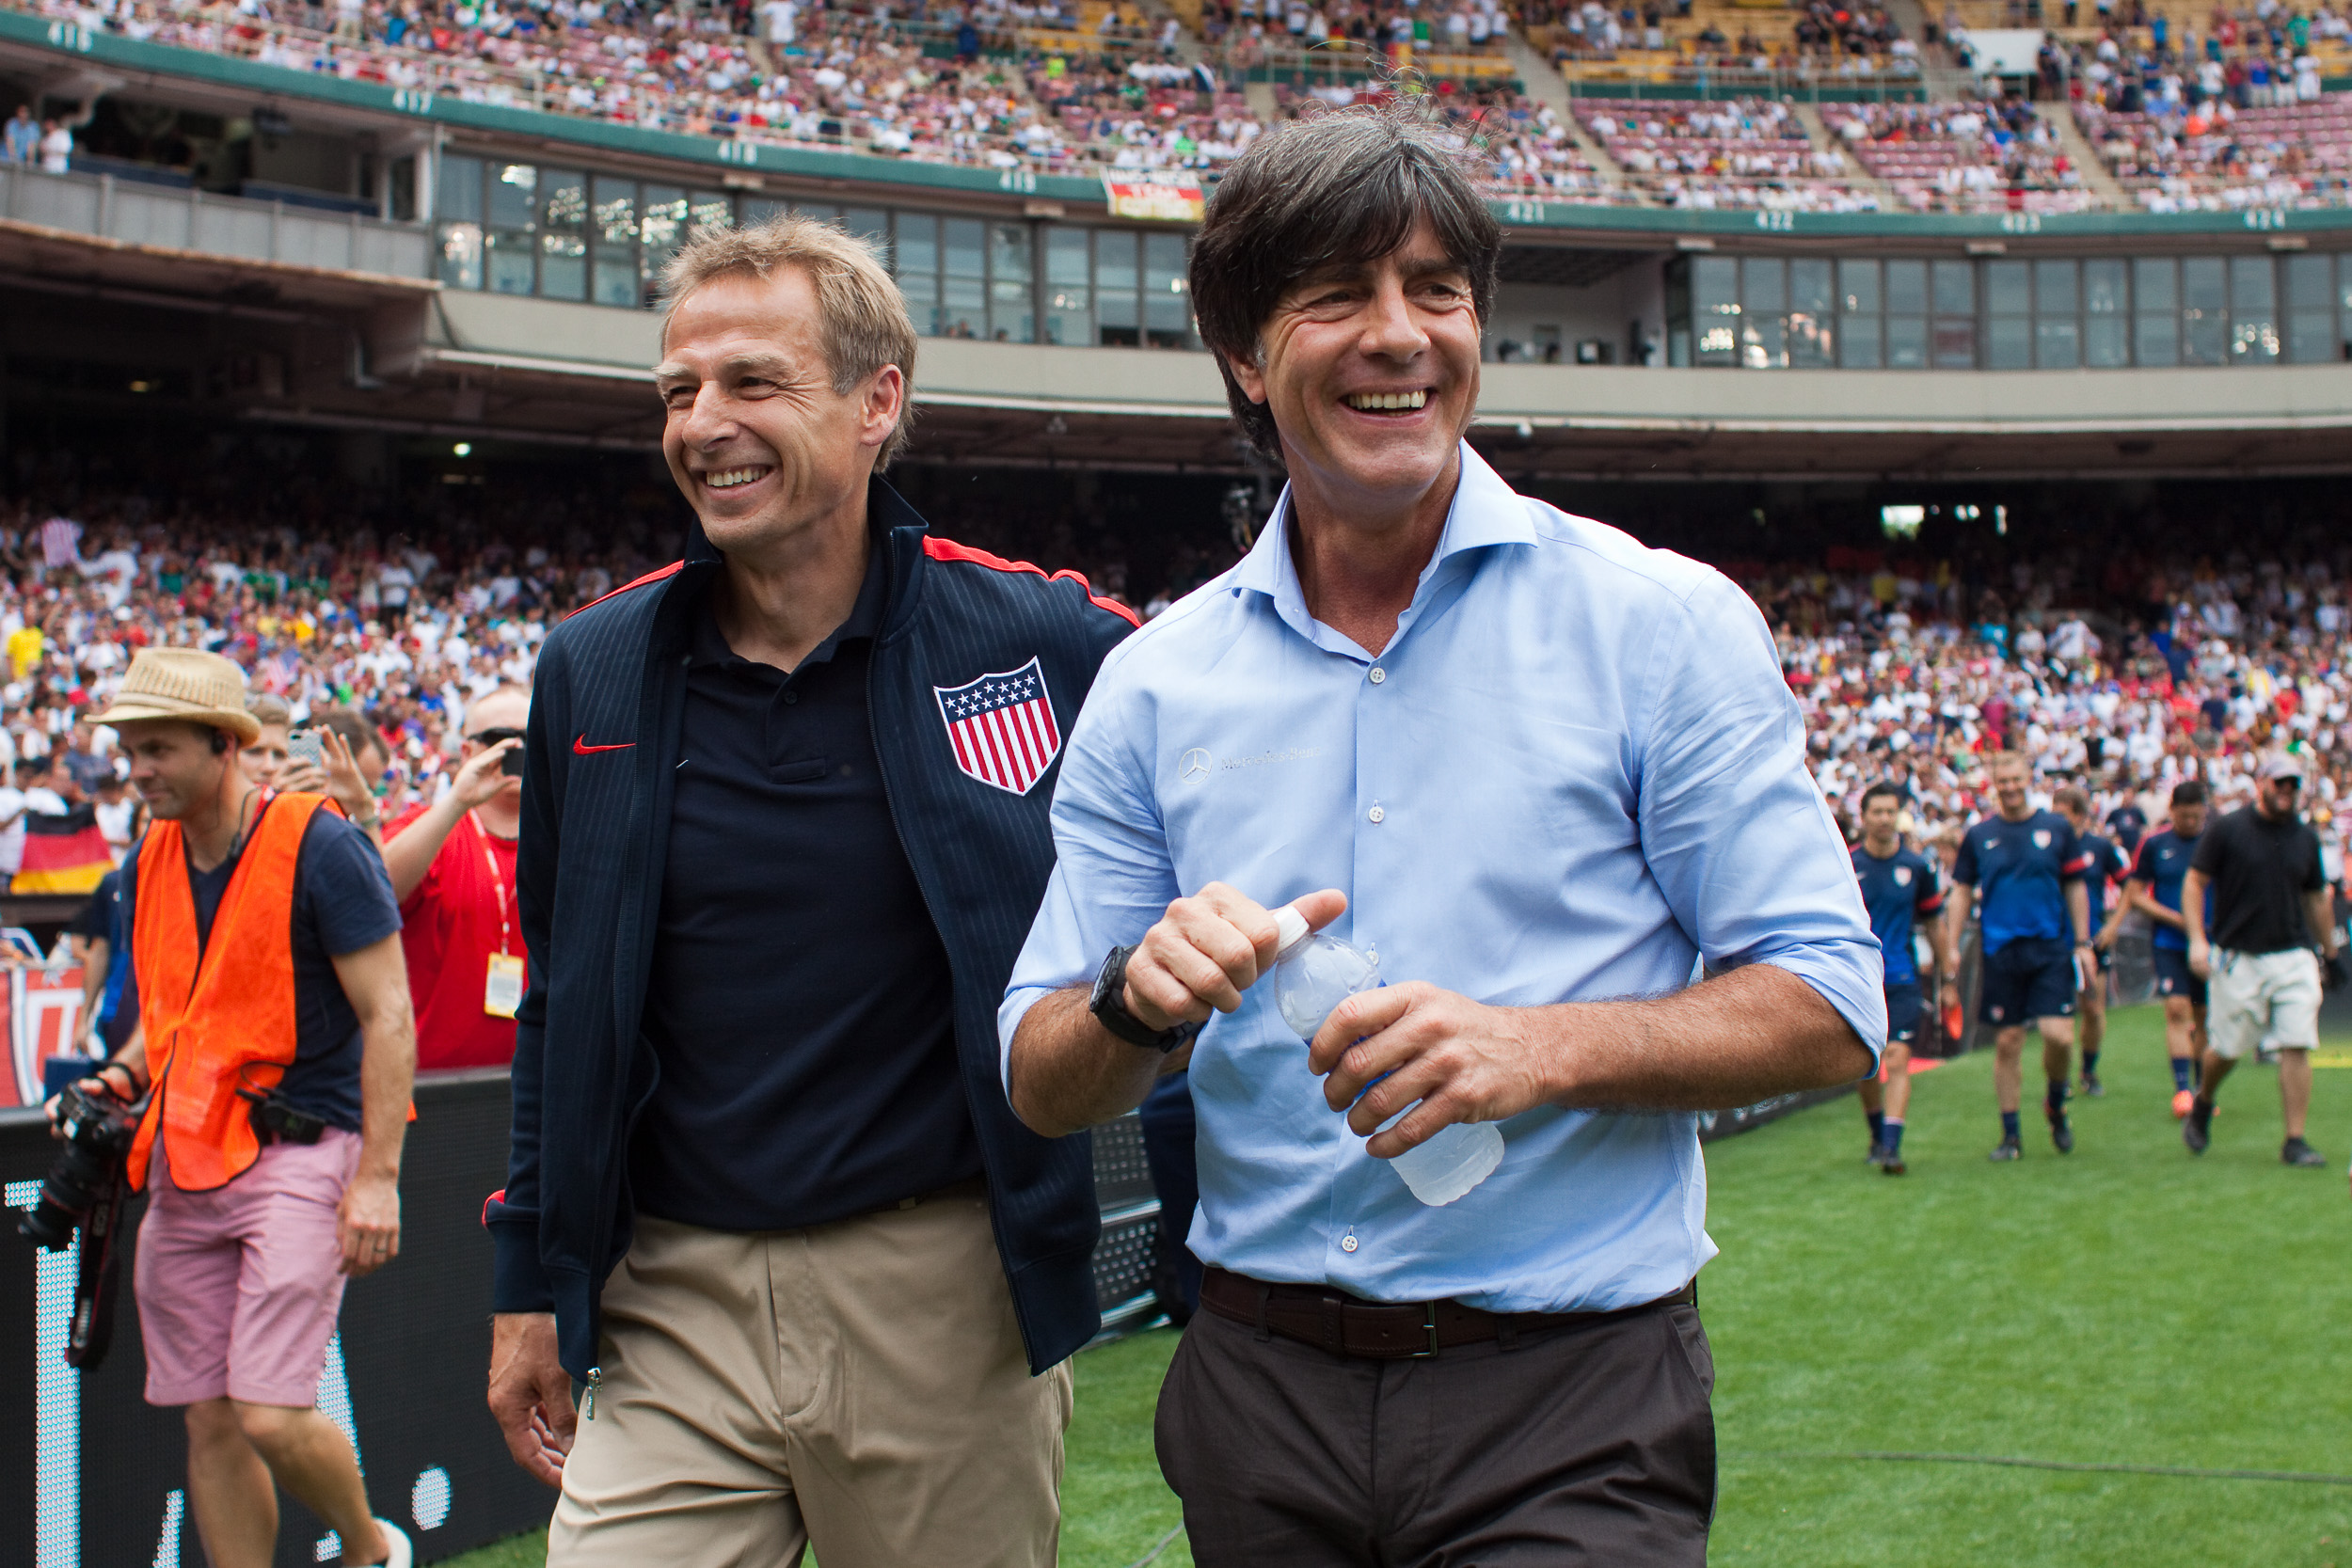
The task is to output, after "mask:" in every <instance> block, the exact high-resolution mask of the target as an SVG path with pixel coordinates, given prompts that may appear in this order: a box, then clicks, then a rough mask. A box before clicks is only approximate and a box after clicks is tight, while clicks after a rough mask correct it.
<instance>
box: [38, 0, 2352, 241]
mask: <svg viewBox="0 0 2352 1568" xmlns="http://www.w3.org/2000/svg"><path fill="white" fill-rule="evenodd" d="M29 5H30V8H33V9H35V10H37V11H38V12H40V14H43V15H50V16H55V17H58V18H61V19H71V20H73V21H75V22H77V23H79V24H83V25H86V26H89V27H93V28H103V29H107V30H111V31H114V32H118V33H120V34H122V35H124V36H126V37H130V38H134V39H143V40H152V41H155V42H159V43H168V44H176V45H179V46H182V47H186V48H193V49H199V50H202V51H205V52H207V53H216V54H233V55H245V56H247V57H250V58H253V59H257V60H261V61H262V62H264V63H269V64H275V65H278V66H281V67H285V68H287V69H290V70H299V71H321V72H328V73H332V74H334V75H337V76H339V77H343V78H346V79H355V80H361V81H378V82H384V83H388V84H390V85H394V86H398V87H411V88H421V89H424V90H428V91H431V92H435V93H441V94H449V95H453V96H455V97H459V98H463V99H467V100H471V101H480V102H487V103H504V104H516V105H522V106H531V107H536V108H540V109H544V110H547V111H549V112H554V113H561V114H569V115H582V116H588V117H592V118H596V119H607V120H613V121H619V122H623V123H628V124H634V125H641V126H647V127H654V128H664V129H671V130H678V131H684V132H687V133H690V134H695V135H723V136H736V137H743V138H749V139H754V140H761V141H768V142H772V143H777V144H794V145H820V146H833V147H846V148H851V149H855V150H867V151H872V152H876V153H881V154H884V155H890V156H899V157H909V158H915V159H922V160H933V161H941V162H954V163H968V164H982V165H989V166H999V167H1008V168H1009V167H1014V166H1028V167H1034V168H1040V169H1046V170H1052V169H1057V168H1069V169H1088V168H1093V167H1097V166H1103V167H1110V168H1125V169H1158V168H1167V169H1184V170H1192V171H1198V172H1204V173H1213V172H1214V171H1216V170H1218V169H1220V168H1222V167H1224V166H1226V165H1228V164H1230V163H1231V162H1232V160H1233V159H1234V158H1236V157H1238V156H1240V154H1241V153H1242V152H1243V151H1245V150H1247V149H1248V146H1249V145H1250V143H1251V142H1252V141H1253V140H1255V139H1256V137H1257V136H1258V135H1260V134H1261V133H1262V132H1263V129H1264V121H1263V119H1261V117H1260V114H1259V112H1258V111H1257V110H1255V109H1253V108H1252V107H1251V106H1250V104H1249V103H1248V101H1247V98H1246V96H1245V94H1244V93H1243V91H1242V86H1243V81H1244V78H1245V77H1246V76H1247V74H1248V72H1249V71H1251V70H1252V69H1254V68H1257V67H1262V66H1266V65H1269V64H1279V63H1280V60H1279V59H1278V58H1277V56H1278V55H1283V52H1284V51H1292V52H1295V51H1296V50H1298V49H1306V48H1316V49H1321V48H1327V46H1329V45H1331V44H1333V43H1347V44H1353V45H1355V46H1357V47H1358V48H1359V50H1361V51H1363V52H1365V53H1366V55H1367V58H1368V60H1369V58H1370V57H1371V56H1372V55H1382V56H1385V57H1386V58H1387V59H1390V60H1406V61H1411V62H1413V63H1414V64H1415V65H1417V66H1419V67H1422V68H1426V67H1428V66H1429V65H1430V64H1431V62H1432V59H1433V57H1434V58H1435V59H1436V60H1438V62H1439V63H1440V70H1439V73H1438V76H1437V77H1436V78H1435V79H1433V80H1431V81H1429V82H1428V83H1427V84H1426V86H1427V87H1428V88H1429V90H1430V91H1431V92H1433V93H1434V94H1436V95H1437V96H1438V98H1439V99H1440V101H1441V102H1443V103H1444V104H1445V107H1446V110H1447V112H1448V114H1449V116H1450V117H1451V118H1453V119H1454V120H1455V121H1456V123H1458V124H1460V125H1461V126H1462V128H1463V129H1464V131H1465V134H1466V135H1467V136H1471V137H1474V139H1475V140H1476V142H1477V144H1478V146H1479V147H1480V149H1481V150H1482V152H1483V153H1484V155H1485V156H1484V160H1483V161H1484V162H1485V163H1486V179H1487V181H1488V182H1489V183H1490V184H1491V186H1492V187H1494V188H1496V189H1498V190H1502V191H1510V192H1526V191H1531V190H1534V191H1541V192H1544V193H1546V194H1552V195H1556V196H1557V197H1558V198H1562V199H1568V200H1582V201H1620V200H1635V201H1640V200H1647V201H1652V202H1658V203H1661V204H1665V205H1674V206H1696V207H1714V208H1749V207H1775V208H1795V209H1801V210H1806V211H1832V212H1851V211H1868V210H1874V209H1876V208H1878V207H1880V206H1882V205H1883V204H1884V198H1883V189H1891V190H1892V192H1893V194H1894V196H1895V198H1896V199H1897V200H1898V201H1899V203H1900V204H1901V205H1902V206H1904V207H1907V208H1910V209H1912V210H1917V211H1976V210H1999V209H2016V210H2025V211H2035V212H2061V211H2074V210H2079V209H2081V208H2084V207H2087V206H2090V205H2091V204H2093V203H2094V202H2095V201H2096V200H2097V199H2098V197H2097V193H2096V192H2094V191H2093V190H2092V189H2090V187H2089V186H2088V185H2087V183H2086V182H2085V180H2084V177H2083V171H2082V170H2080V169H2079V168H2077V167H2075V166H2074V164H2073V161H2072V160H2071V158H2070V157H2069V155H2068V153H2067V151H2066V150H2065V147H2064V145H2063V142H2062V138H2061V137H2060V136H2059V135H2058V133H2057V131H2056V129H2055V128H2054V127H2053V126H2052V125H2051V123H2050V122H2049V121H2048V120H2047V119H2046V118H2044V116H2043V114H2042V112H2041V111H2038V110H2036V109H2035V108H2034V107H2033V106H2032V105H2031V104H2029V103H2026V101H2024V100H2023V99H2017V98H2011V99H2009V100H2006V101H2002V100H1998V99H1995V100H1994V101H1991V102H1984V101H1979V100H1974V99H1967V100H1963V101H1960V102H1953V103H1945V102H1935V103H1858V104H1854V105H1843V104H1830V105H1825V106H1824V107H1823V110H1822V116H1823V119H1824V120H1825V122H1826V123H1827V125H1828V127H1829V129H1830V133H1831V140H1830V141H1829V142H1828V143H1826V144H1824V143H1821V142H1820V141H1819V140H1818V138H1817V137H1815V136H1813V135H1808V134H1807V133H1806V131H1805V130H1804V126H1803V125H1802V124H1800V123H1799V122H1798V121H1797V119H1796V117H1795V115H1794V114H1793V112H1792V110H1791V108H1790V106H1789V105H1788V103H1784V102H1781V101H1779V100H1776V99H1773V98H1771V97H1765V96H1758V97H1752V98H1742V99H1739V100H1735V101H1730V102H1725V103H1707V102H1693V103H1636V104H1633V105H1630V106H1627V105H1620V104H1615V103H1610V104H1607V105H1605V106H1604V107H1602V108H1600V109H1598V110H1597V111H1594V112H1592V113H1589V114H1587V115H1586V116H1585V117H1584V119H1586V121H1587V125H1586V128H1587V129H1589V130H1591V131H1592V132H1593V134H1594V135H1595V136H1596V137H1597V139H1598V140H1599V141H1600V142H1601V143H1602V144H1603V145H1604V146H1605V147H1607V149H1608V150H1609V151H1610V153H1611V155H1612V157H1613V158H1614V159H1615V160H1616V161H1617V162H1618V163H1619V164H1620V166H1621V167H1622V169H1623V173H1624V179H1623V180H1620V179H1618V178H1617V177H1616V171H1613V170H1607V169H1603V168H1599V167H1597V166H1595V164H1594V163H1593V161H1592V160H1591V159H1590V158H1589V157H1588V156H1587V155H1586V154H1585V152H1584V151H1583V150H1581V148H1579V146H1578V145H1577V140H1576V137H1575V135H1574V132H1573V130H1572V129H1571V128H1570V127H1568V126H1566V125H1565V124H1564V123H1563V122H1562V120H1561V119H1560V117H1559V116H1557V115H1556V114H1555V112H1554V111H1553V109H1552V108H1551V107H1550V105H1549V104H1548V103H1541V102H1540V101H1539V100H1537V99H1535V98H1533V97H1530V96H1528V95H1527V94H1525V93H1524V92H1522V91H1520V90H1518V86H1517V85H1515V84H1513V83H1511V82H1510V81H1508V80H1507V79H1505V78H1482V77H1478V76H1475V75H1468V76H1456V75H1449V74H1446V72H1445V70H1444V68H1443V66H1442V62H1443V61H1444V60H1447V59H1463V60H1474V59H1476V58H1477V57H1479V56H1480V55H1494V54H1497V53H1498V52H1499V51H1501V50H1502V47H1503V45H1504V43H1505V41H1506V40H1507V38H1508V36H1509V31H1510V29H1511V27H1512V26H1513V25H1515V24H1517V25H1520V26H1522V27H1524V28H1525V29H1526V30H1527V34H1528V37H1529V38H1530V40H1534V41H1535V42H1536V43H1537V44H1538V45H1539V46H1540V47H1541V48H1542V49H1543V50H1545V51H1547V52H1548V53H1549V55H1550V57H1552V58H1553V59H1554V60H1556V61H1563V62H1575V61H1579V60H1589V59H1596V58H1599V59H1606V58H1610V57H1613V56H1614V55H1616V54H1617V53H1618V52H1619V51H1620V50H1647V51H1652V52H1658V51H1665V52H1668V53H1671V54H1672V55H1674V58H1675V61H1676V64H1675V66H1674V68H1673V69H1674V71H1675V72H1677V76H1678V77H1680V76H1688V75H1690V74H1691V73H1692V72H1693V71H1697V72H1708V71H1715V72H1720V71H1758V72H1764V73H1767V74H1772V75H1775V76H1777V77H1781V78H1786V79H1787V80H1788V81H1790V82H1803V81H1816V82H1818V81H1819V80H1820V79H1821V78H1822V75H1823V73H1824V72H1828V73H1833V74H1839V75H1852V74H1855V73H1856V72H1857V71H1862V70H1865V69H1867V70H1868V71H1871V72H1873V73H1877V74H1884V73H1887V72H1895V73H1898V74H1900V73H1902V72H1905V71H1915V69H1916V50H1915V45H1914V43H1913V40H1909V39H1906V38H1904V37H1902V36H1901V34H1900V30H1899V27H1898V26H1897V25H1896V24H1894V23H1893V22H1892V21H1891V20H1890V19H1889V18H1888V17H1887V15H1886V13H1885V12H1884V11H1883V10H1881V9H1877V8H1869V7H1857V8H1832V7H1829V6H1827V5H1825V4H1815V5H1813V6H1811V7H1809V8H1805V9H1804V10H1803V11H1802V12H1801V13H1799V14H1797V15H1796V16H1795V18H1794V20H1793V22H1789V23H1788V25H1787V26H1785V27H1780V28H1779V29H1778V30H1776V31H1774V32H1772V34H1771V35H1770V36H1758V35H1757V34H1756V31H1755V29H1754V27H1753V26H1746V25H1744V24H1743V29H1742V30H1741V31H1740V33H1739V34H1738V35H1737V36H1736V37H1734V36H1728V35H1726V34H1724V31H1723V29H1722V25H1721V24H1720V22H1719V20H1718V19H1716V18H1714V17H1713V16H1712V15H1711V13H1708V12H1698V13H1694V12H1692V8H1691V6H1690V4H1689V0H1678V3H1677V4H1674V5H1661V4H1660V3H1658V0H1652V3H1651V4H1649V5H1647V6H1646V8H1642V9H1638V10H1637V9H1636V8H1633V7H1631V6H1627V7H1623V8H1607V7H1603V6H1600V5H1597V4H1594V3H1589V0H1588V3H1586V4H1582V5H1558V6H1555V5H1551V4H1549V3H1548V0H1532V3H1531V4H1528V5H1525V6H1522V7H1521V8H1519V9H1518V14H1517V15H1516V16H1514V15H1513V14H1512V13H1511V12H1509V11H1506V10H1504V9H1502V8H1499V7H1498V6H1497V5H1496V4H1495V3H1494V0H1460V3H1459V4H1457V5H1454V7H1453V8H1447V7H1444V6H1431V7H1426V8H1424V7H1419V6H1407V5H1405V4H1403V3H1402V0H1326V3H1324V4H1321V5H1314V6H1311V5H1308V4H1305V3H1304V0H1293V3H1288V4H1286V3H1285V0H1218V3H1216V4H1212V5H1210V6H1208V7H1206V8H1204V9H1203V10H1202V12H1201V13H1200V28H1201V32H1200V36H1199V37H1198V38H1197V39H1196V40H1194V43H1193V44H1191V45H1184V46H1182V48H1180V43H1179V36H1180V33H1181V29H1180V28H1179V27H1178V24H1177V23H1176V21H1175V19H1174V18H1173V17H1168V18H1164V19H1163V23H1162V24H1161V25H1159V26H1158V27H1156V28H1155V27H1154V26H1153V25H1152V24H1151V23H1150V20H1149V19H1148V18H1146V17H1145V16H1144V14H1143V13H1142V12H1141V11H1140V10H1136V9H1135V8H1129V9H1128V10H1127V11H1126V12H1125V13H1123V14H1122V13H1121V12H1120V10H1119V8H1116V7H1113V8H1109V9H1107V10H1104V11H1101V12H1100V14H1094V13H1095V12H1096V11H1097V10H1098V8H1094V7H1089V8H1086V14H1094V20H1093V22H1092V23H1091V24H1089V23H1088V22H1086V21H1085V19H1084V16H1083V15H1082V13H1081V11H1080V9H1079V8H1076V7H1074V6H1073V5H1072V4H1070V3H1068V0H1042V3H1039V4H1029V3H1026V0H1024V3H1019V4H1012V3H1009V0H988V3H985V4H975V5H971V6H968V7H961V8H931V7H928V6H926V5H924V4H922V3H920V0H880V3H878V4H873V5H863V6H853V5H850V4H846V3H844V4H830V5H829V4H827V3H826V0H764V3H760V4H757V5H753V4H750V3H748V0H746V3H742V4H737V5H734V6H731V7H711V8H694V7H677V8H671V7H658V6H652V5H644V4H640V3H639V0H528V3H516V4H512V5H508V6H501V4H500V0H480V3H476V0H330V3H329V4H328V5H326V6H324V7H322V6H312V5H308V4H303V3H298V0H284V3H279V4H275V5H273V4H271V3H270V0H233V3H232V0H216V3H214V4H208V5H199V4H192V3H185V0H29ZM1979 9H1981V8H1979ZM2101 15H2102V18H2103V20H2104V23H2105V24H2104V25H2103V26H2102V27H2099V28H2092V27H2083V28H2073V27H2071V25H2070V26H2069V27H2067V28H2062V29H2061V28H2054V29H2053V30H2052V31H2051V32H2050V34H2049V35H2048V38H2047V41H2046V43H2045V45H2044V47H2043V49H2042V57H2041V60H2040V77H2039V80H2038V82H2037V83H2036V84H2035V90H2036V92H2037V93H2038V94H2039V95H2041V96H2043V97H2045V98H2051V99H2058V100H2063V101H2065V102H2067V103H2069V105H2070V106H2071V109H2072V112H2073V115H2074V119H2076V121H2077V123H2078V124H2079V126H2080V128H2081V130H2082V133H2083V135H2085V136H2086V137H2087V138H2088V139H2089V141H2090V144H2091V146H2092V147H2093V148H2094V149H2096V150H2097V153H2098V157H2099V159H2100V160H2101V161H2102V162H2103V163H2105V164H2106V167H2107V169H2108V171H2109V172H2110V173H2112V174H2113V175H2114V176H2115V178H2116V179H2117V181H2119V182H2121V183H2122V186H2123V187H2124V189H2125V190H2126V191H2127V192H2129V193H2130V195H2131V198H2133V199H2134V200H2136V201H2137V202H2138V203H2139V204H2140V205H2142V206H2144V207H2147V208H2149V209H2151V210H2154V211H2166V212H2170V211H2182V210H2187V209H2192V208H2200V207H2204V208H2226V209H2234V208H2240V207H2248V206H2255V205H2264V206H2278V205H2293V206H2311V205H2321V204H2327V203H2329V202H2335V201H2341V200H2344V198H2345V193H2346V189H2347V179H2348V178H2352V110H2346V109H2344V108H2342V107H2340V106H2339V105H2338V103H2337V98H2338V96H2340V95H2333V94H2328V93H2325V92H2323V91H2322V86H2323V71H2325V70H2328V69H2340V68H2341V64H2342V59H2343V58H2344V57H2346V56H2352V23H2348V22H2347V21H2346V19H2345V17H2344V15H2343V14H2341V13H2339V12H2338V11H2337V10H2335V9H2334V8H2330V7H2321V8H2317V9H2316V10H2314V11H2312V12H2309V13H2306V12H2302V11H2290V10H2288V9H2287V8H2283V7H2275V6H2273V7H2265V8H2264V9H2263V10H2262V11H2261V12H2259V13H2258V12H2256V11H2250V10H2249V11H2247V12H2245V13H2243V14H2238V13H2234V12H2232V11H2229V10H2228V9H2227V8H2220V9H2217V11H2216V12H2215V13H2214V15H2213V17H2211V18H2209V19H2207V20H2206V21H2205V24H2204V27H2203V30H2202V31H2197V30H2195V29H2194V28H2182V29H2179V30H2177V31H2176V30H2173V29H2171V28H2169V25H2168V23H2167V19H2166V18H2165V17H2164V16H2163V15H2155V16H2147V15H2145V14H2140V13H2137V10H2136V8H2135V9H2134V10H2124V11H2111V10H2108V9H2106V8H2103V9H2102V12H2101ZM1782 20H1784V21H1785V20H1787V19H1782ZM1994 20H1998V19H1994ZM1939 36H1940V38H1941V40H1942V41H1943V42H1944V43H1945V44H1946V46H1947V49H1948V50H1949V51H1950V52H1951V55H1952V57H1953V58H1955V59H1956V60H1959V61H1962V62H1972V61H1973V59H1974V56H1973V55H1972V54H1971V53H1970V47H1971V46H1970V44H1969V31H1968V26H1967V24H1965V23H1964V22H1963V20H1962V18H1961V16H1960V14H1959V12H1958V10H1957V9H1950V10H1948V11H1947V16H1946V19H1945V22H1944V24H1943V26H1942V28H1941V29H1940V34H1939ZM1203 48H1204V50H1205V52H1202V50H1203ZM1183 49H1192V50H1193V51H1194V52H1196V53H1200V58H1199V59H1198V60H1192V61H1187V60H1185V59H1182V58H1180V57H1179V55H1180V54H1181V53H1182V52H1183ZM1285 57H1286V56H1285ZM2329 62H2336V64H2335V65H2334V66H2332V67H2331V66H2330V64H2329ZM1373 69H1374V68H1372V67H1371V66H1369V65H1368V66H1367V71H1368V72H1369V71H1372V70H1373ZM1378 69H1386V67H1385V66H1382V67H1379V68H1378ZM1464 69H1465V70H1468V69H1469V67H1467V66H1465V67H1464ZM1366 90H1371V87H1370V84H1369V79H1368V78H1367V80H1366V81H1359V82H1355V83H1353V84H1344V83H1343V84H1335V85H1331V86H1327V87H1325V88H1322V89H1316V90H1310V89H1307V88H1305V87H1298V88H1295V89H1294V88H1292V87H1289V86H1287V85H1285V86H1283V87H1281V88H1280V89H1279V91H1278V107H1277V110H1276V112H1277V114H1278V116H1282V117H1287V116H1289V115H1292V114H1295V113H1297V112H1299V111H1300V110H1301V109H1303V108H1304V107H1305V106H1306V105H1307V104H1309V103H1311V102H1312V101H1313V99H1314V98H1315V97H1318V96H1321V97H1325V98H1331V97H1335V96H1336V97H1346V98H1353V97H1356V96H1358V95H1359V93H1361V92H1363V91H1366ZM24 132H25V135H24V137H18V136H16V135H13V134H12V135H11V138H10V142H9V152H10V155H11V156H17V157H22V158H24V159H25V160H27V161H29V160H30V159H31V158H32V157H33V156H35V155H36V151H37V150H38V155H39V156H40V157H41V158H42V159H43V160H44V161H45V162H47V163H48V164H50V165H51V166H56V165H57V164H58V163H60V162H62V161H63V158H64V153H65V152H66V151H67V150H70V149H71V147H72V128H71V126H69V125H66V124H64V123H63V122H59V123H57V124H56V125H48V124H42V123H40V122H38V121H32V120H28V121H27V122H26V125H25V127H24ZM20 140H22V141H24V146H23V147H22V148H20V147H18V146H17V145H16V144H17V142H18V141H20ZM52 144H55V145H54V146H53V145H52ZM1841 144H1842V145H1841Z"/></svg>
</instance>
